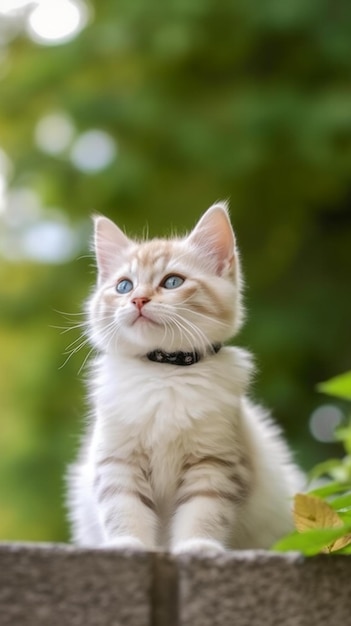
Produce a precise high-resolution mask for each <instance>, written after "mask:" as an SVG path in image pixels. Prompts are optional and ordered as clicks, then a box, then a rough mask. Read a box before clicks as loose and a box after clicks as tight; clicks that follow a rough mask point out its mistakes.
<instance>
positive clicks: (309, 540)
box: [272, 523, 351, 556]
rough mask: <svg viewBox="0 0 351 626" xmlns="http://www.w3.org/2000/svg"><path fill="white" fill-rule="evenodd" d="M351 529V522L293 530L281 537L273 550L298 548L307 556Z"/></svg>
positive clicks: (280, 550) (287, 550)
mask: <svg viewBox="0 0 351 626" xmlns="http://www.w3.org/2000/svg"><path fill="white" fill-rule="evenodd" d="M350 531H351V523H348V524H345V525H344V526H342V527H340V528H330V529H328V528H325V529H321V530H319V529H318V530H308V531H306V532H303V533H298V532H293V533H291V534H290V535H287V536H286V537H283V539H280V541H278V542H277V543H276V544H274V546H273V547H272V550H276V551H278V552H289V551H293V550H297V551H299V552H302V553H303V554H305V555H306V556H313V555H315V554H319V553H320V552H321V550H323V548H324V547H325V546H327V545H328V544H331V543H332V542H333V541H335V540H336V539H340V538H341V537H343V536H344V535H346V534H347V533H349V532H350Z"/></svg>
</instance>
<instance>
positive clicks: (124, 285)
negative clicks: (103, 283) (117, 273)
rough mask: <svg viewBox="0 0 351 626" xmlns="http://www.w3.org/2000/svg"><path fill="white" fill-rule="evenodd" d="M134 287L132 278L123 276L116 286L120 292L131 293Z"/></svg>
mask: <svg viewBox="0 0 351 626" xmlns="http://www.w3.org/2000/svg"><path fill="white" fill-rule="evenodd" d="M132 289H133V283H132V281H131V280H128V278H123V279H122V280H120V281H119V283H117V286H116V291H117V292H118V293H122V294H123V293H129V291H132Z"/></svg>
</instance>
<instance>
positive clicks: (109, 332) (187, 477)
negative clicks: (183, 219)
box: [69, 205, 303, 552]
mask: <svg viewBox="0 0 351 626" xmlns="http://www.w3.org/2000/svg"><path fill="white" fill-rule="evenodd" d="M114 241H115V247H114V245H113V244H114ZM150 245H151V246H152V245H153V246H154V248H155V249H158V248H157V246H158V245H159V246H161V245H163V246H165V247H166V248H167V246H168V248H167V249H169V250H171V260H170V261H167V263H166V262H165V261H164V260H162V259H161V260H160V259H158V261H157V263H158V264H159V267H158V266H157V263H155V264H154V265H152V266H148V264H147V263H146V262H145V263H142V262H139V263H138V262H137V260H136V254H137V251H138V250H139V249H141V251H142V253H144V254H145V255H148V254H150V251H151V253H152V247H150ZM143 251H144V252H143ZM96 252H97V259H98V264H99V282H98V288H97V290H96V291H95V293H94V294H93V297H92V299H91V300H90V305H89V310H90V326H91V331H90V332H91V341H92V342H93V343H94V344H95V345H97V346H98V347H99V349H100V351H101V355H100V356H99V357H98V358H97V359H96V361H95V362H94V363H93V364H92V370H91V371H92V374H91V391H90V400H91V405H92V423H91V427H90V429H89V434H88V435H87V436H86V439H85V443H84V446H83V448H82V452H81V455H80V459H79V460H78V462H77V463H76V464H75V465H74V466H73V467H72V469H71V474H70V480H69V506H70V515H71V519H72V525H73V539H74V540H75V541H76V542H77V543H78V544H80V545H86V546H125V547H133V548H135V549H137V548H140V547H142V546H144V547H146V548H148V549H157V548H170V549H172V550H174V551H175V552H183V551H188V550H197V551H203V552H213V551H215V550H217V549H223V548H269V547H270V546H271V545H272V544H273V543H274V542H275V541H276V540H277V539H278V538H279V537H281V536H282V535H283V534H285V533H286V532H288V531H290V530H291V528H292V515H291V505H292V496H293V494H294V493H295V492H296V491H298V490H299V489H301V487H302V482H303V477H302V474H301V473H300V471H299V470H298V469H297V467H296V466H295V465H294V464H293V462H292V458H291V454H290V452H289V450H288V448H287V446H286V444H285V442H284V440H283V438H282V437H281V434H280V431H279V429H278V428H277V426H276V425H274V424H273V422H272V421H271V419H270V418H269V417H268V416H267V415H266V413H265V411H263V410H262V409H261V408H260V407H257V406H254V405H253V404H252V403H251V402H250V401H249V400H248V398H247V395H246V394H247V390H248V385H249V380H250V376H251V372H252V369H253V368H252V363H251V358H250V356H249V354H248V353H247V352H246V351H244V350H241V349H238V348H233V347H223V348H222V349H221V350H220V352H219V353H218V354H212V355H211V354H207V355H205V356H204V357H203V358H202V359H201V360H200V361H199V362H198V363H196V364H194V365H191V366H189V367H181V366H176V365H170V364H159V363H155V362H151V361H149V360H148V359H147V357H146V352H147V351H148V350H151V349H155V348H163V349H168V350H169V351H170V350H188V349H194V348H198V347H199V345H198V344H199V340H200V339H201V341H200V347H201V348H202V349H206V347H207V346H208V345H211V344H212V343H213V342H214V341H224V340H226V339H228V338H229V337H230V335H232V334H233V332H234V331H235V329H236V328H237V326H238V324H239V323H240V320H241V319H242V307H241V304H240V286H241V285H240V280H241V279H240V269H239V262H238V257H237V251H236V250H235V243H234V235H233V233H232V230H231V226H230V222H229V219H228V216H227V212H226V208H225V207H223V206H221V205H217V206H215V207H212V208H211V209H209V211H208V212H207V213H206V214H205V216H204V217H203V218H202V219H201V220H200V222H199V224H198V226H197V227H196V228H195V229H194V231H193V232H192V233H191V235H190V236H189V237H188V238H186V239H183V240H173V241H171V242H167V244H165V243H164V242H160V243H159V244H157V243H156V244H155V243H153V244H152V243H151V244H149V243H146V244H140V245H139V246H138V244H135V242H131V241H130V240H129V239H128V238H127V237H126V236H125V235H123V234H122V233H121V231H120V230H119V229H118V228H117V227H116V226H114V225H113V224H112V222H110V221H109V220H106V219H105V218H98V220H97V223H96ZM141 258H142V257H141ZM145 258H147V256H145ZM165 263H166V264H165ZM176 271H177V272H180V273H182V274H183V275H186V276H187V279H186V281H185V283H189V284H190V287H191V284H192V283H191V281H195V284H196V280H198V281H199V289H198V290H195V293H194V294H192V295H191V296H189V297H188V298H187V304H186V306H185V305H184V304H183V300H182V287H180V288H179V289H177V290H174V293H172V291H171V292H167V290H164V289H163V290H162V289H160V286H159V285H161V284H162V283H161V282H160V281H161V279H162V277H163V276H164V275H167V274H168V273H169V272H171V273H172V272H176ZM121 276H123V277H125V276H127V277H128V278H130V279H131V280H133V285H134V291H133V293H132V294H130V295H123V296H121V295H117V294H116V292H115V285H116V282H118V280H119V278H120V277H121ZM201 281H202V283H203V281H208V283H209V284H210V285H211V290H210V293H207V290H202V291H201ZM184 289H185V287H184ZM184 293H185V291H184ZM189 293H190V292H189ZM135 294H137V296H138V297H144V296H147V297H148V298H150V301H149V302H148V303H147V304H145V307H144V308H143V311H144V310H145V311H146V314H147V315H149V316H150V317H151V319H152V320H153V322H154V323H151V322H148V321H145V320H144V321H143V320H139V319H138V318H137V313H136V306H135V304H133V299H132V298H133V296H134V297H136V295H135ZM179 303H180V304H179ZM199 303H201V304H203V305H205V306H206V307H207V309H208V315H205V314H203V313H199V312H198V311H199V309H198V308H196V305H197V306H198V305H199ZM177 307H178V308H177ZM228 308H229V311H230V308H231V309H232V313H230V314H229V315H228V313H226V311H227V310H228ZM217 310H222V311H224V313H223V315H225V316H226V321H225V323H224V322H223V320H222V319H221V318H220V316H218V314H217V313H216V311H217ZM174 311H179V312H181V317H179V315H178V317H172V315H173V316H174V315H176V314H175V313H174ZM165 316H166V318H165ZM165 319H166V321H164V320H165ZM179 320H181V322H179ZM179 323H181V324H182V325H183V326H182V328H183V330H182V329H179V326H178V324H179Z"/></svg>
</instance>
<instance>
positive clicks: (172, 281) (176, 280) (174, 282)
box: [162, 275, 184, 289]
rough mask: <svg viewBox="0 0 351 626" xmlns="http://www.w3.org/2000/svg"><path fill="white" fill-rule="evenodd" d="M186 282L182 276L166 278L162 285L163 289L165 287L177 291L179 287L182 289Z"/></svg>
mask: <svg viewBox="0 0 351 626" xmlns="http://www.w3.org/2000/svg"><path fill="white" fill-rule="evenodd" d="M183 282H184V278H182V277H181V276H176V275H174V276H168V277H167V278H165V280H164V281H163V283H162V287H164V288H165V289H177V287H180V285H182V284H183Z"/></svg>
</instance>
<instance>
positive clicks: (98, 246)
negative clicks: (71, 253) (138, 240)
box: [94, 217, 132, 280]
mask: <svg viewBox="0 0 351 626" xmlns="http://www.w3.org/2000/svg"><path fill="white" fill-rule="evenodd" d="M94 221H95V240H94V243H95V255H96V261H97V265H98V270H99V276H100V278H102V279H103V280H104V279H106V278H107V277H108V276H109V275H110V274H111V273H112V272H113V271H115V270H116V267H117V266H118V263H119V262H120V260H121V256H122V254H123V252H124V251H125V250H126V249H127V248H128V247H129V246H130V245H131V243H132V242H131V240H130V239H128V237H127V236H126V235H125V234H124V233H123V232H122V231H121V229H120V228H118V226H116V224H114V223H113V222H112V221H111V220H109V219H108V218H107V217H96V218H95V220H94Z"/></svg>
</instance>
